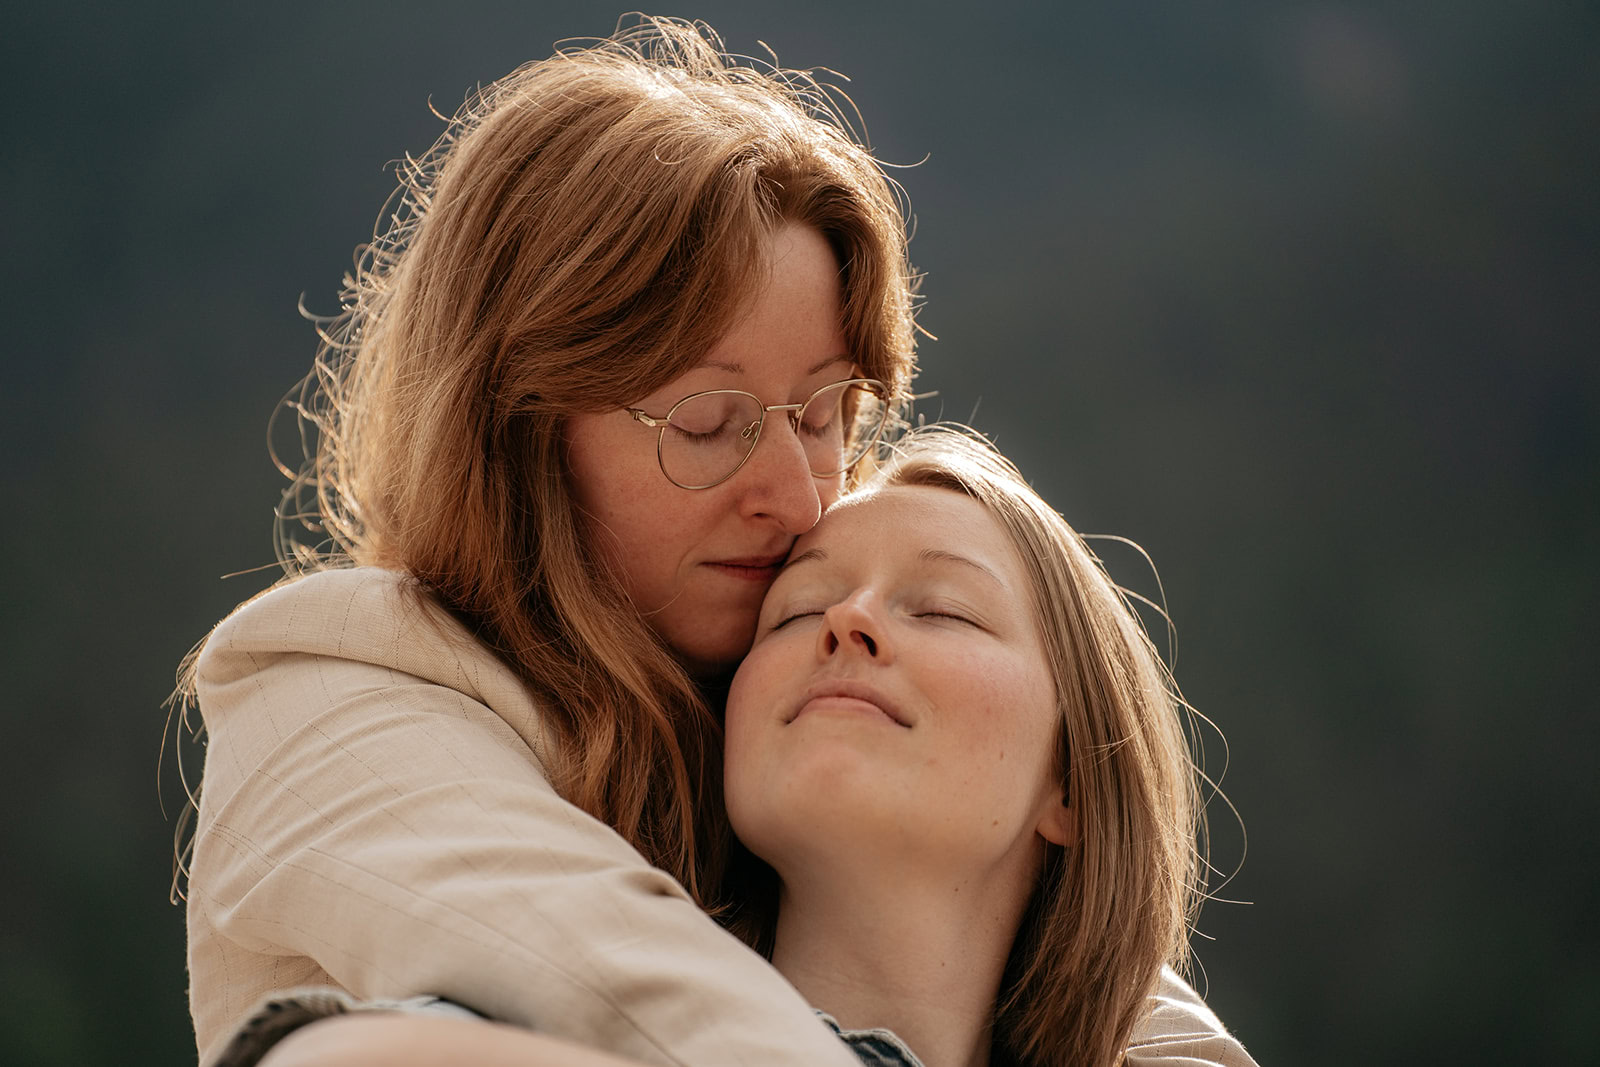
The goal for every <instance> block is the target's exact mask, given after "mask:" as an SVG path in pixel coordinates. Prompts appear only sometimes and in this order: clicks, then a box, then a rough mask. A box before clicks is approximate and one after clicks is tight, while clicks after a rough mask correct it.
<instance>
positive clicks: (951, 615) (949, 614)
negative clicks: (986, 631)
mask: <svg viewBox="0 0 1600 1067" xmlns="http://www.w3.org/2000/svg"><path fill="white" fill-rule="evenodd" d="M916 617H917V618H919V619H954V620H955V621H956V622H964V623H966V624H967V625H968V626H978V625H980V623H979V622H978V620H976V619H973V618H969V617H968V616H966V615H962V614H960V613H959V612H954V611H944V610H939V611H919V612H917V616H916Z"/></svg>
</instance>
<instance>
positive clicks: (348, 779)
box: [190, 572, 854, 1067]
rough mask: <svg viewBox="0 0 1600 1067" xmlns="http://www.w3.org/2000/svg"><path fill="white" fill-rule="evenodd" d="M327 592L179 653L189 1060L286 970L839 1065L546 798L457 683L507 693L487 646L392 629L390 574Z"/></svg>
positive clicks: (558, 1031)
mask: <svg viewBox="0 0 1600 1067" xmlns="http://www.w3.org/2000/svg"><path fill="white" fill-rule="evenodd" d="M353 573H354V574H356V575H359V573H360V572H353ZM318 577H321V576H318ZM307 581H315V579H310V580H307ZM341 583H343V584H341ZM353 583H354V579H352V578H351V577H349V576H348V575H346V576H343V577H340V578H338V579H336V580H329V581H324V582H323V583H322V586H323V588H321V589H320V590H318V589H315V588H313V589H311V590H309V591H308V590H306V589H301V590H293V587H291V590H292V592H291V593H290V595H286V596H285V595H280V594H283V593H285V592H288V591H280V592H279V593H275V594H272V595H271V596H269V597H268V598H266V600H265V601H258V602H256V604H253V605H251V606H250V607H248V608H246V609H244V611H243V612H241V613H240V614H239V615H236V616H235V617H234V619H231V620H229V622H227V623H224V625H223V626H222V627H220V628H219V629H218V631H217V632H216V633H215V634H214V635H213V637H212V639H211V641H210V642H209V643H208V647H207V651H206V653H205V655H204V656H203V657H202V660H201V664H200V700H201V707H202V711H203V714H204V715H205V720H206V726H207V731H208V735H209V740H208V748H207V755H206V770H205V783H204V789H203V795H202V802H201V812H200V819H199V823H198V829H197V836H196V841H195V852H194V863H193V868H192V875H191V880H190V937H191V946H190V959H191V981H192V983H193V985H194V988H193V989H192V990H191V1000H192V1003H193V1006H194V1010H195V1021H196V1030H197V1035H198V1038H199V1042H200V1048H201V1051H202V1061H203V1062H209V1060H210V1059H211V1058H214V1057H215V1056H216V1055H217V1054H218V1053H220V1051H221V1046H222V1045H223V1044H225V1042H226V1039H227V1037H228V1036H229V1034H230V1032H231V1031H232V1030H233V1029H235V1028H237V1027H238V1026H239V1024H240V1023H241V1022H243V1021H244V1020H243V1015H244V1013H245V1012H247V1011H248V1009H249V1007H250V1005H251V1003H253V1002H254V1001H255V999H256V998H257V997H259V995H260V992H261V988H262V987H263V984H264V985H265V986H266V987H269V988H270V987H271V986H272V984H273V979H275V978H277V977H278V975H279V972H280V970H281V973H282V976H283V977H282V979H281V980H282V982H283V984H285V985H293V984H299V983H301V982H304V981H306V980H307V975H308V973H310V972H308V971H307V969H306V968H307V966H308V965H307V964H306V961H311V963H314V969H320V971H321V972H323V973H325V974H326V975H327V976H328V978H330V979H331V980H332V981H333V982H335V983H336V984H337V985H339V986H341V987H343V988H344V989H346V990H348V991H350V992H351V993H353V994H354V995H356V996H357V997H363V998H371V997H409V996H415V995H418V994H423V993H427V994H434V995H438V996H443V997H446V998H448V999H450V1000H452V1001H456V1002H459V1003H461V1004H464V1005H467V1006H469V1007H471V1008H472V1009H474V1010H476V1011H478V1012H481V1013H483V1014H485V1015H487V1016H490V1017H492V1018H496V1019H501V1020H504V1021H507V1022H512V1023H518V1024H522V1025H526V1026H532V1027H536V1028H538V1029H540V1030H543V1031H545V1032H548V1033H551V1034H555V1035H558V1036H562V1037H566V1038H570V1039H572V1040H575V1041H579V1042H582V1043H585V1044H589V1045H593V1046H596V1047H601V1048H605V1049H608V1050H610V1051H613V1052H616V1053H619V1054H622V1055H626V1056H631V1057H634V1058H636V1059H639V1060H642V1061H645V1062H648V1063H663V1064H669V1063H670V1064H693V1065H695V1067H709V1065H716V1064H752V1065H753V1064H761V1065H763V1067H765V1065H769V1064H796V1065H800V1064H806V1065H828V1064H834V1065H838V1067H850V1065H852V1064H853V1063H854V1059H853V1057H851V1056H850V1054H849V1052H848V1051H847V1050H845V1049H844V1047H843V1046H842V1045H840V1044H839V1042H838V1041H837V1040H836V1039H835V1038H834V1037H833V1036H832V1035H831V1034H830V1033H828V1031H827V1030H826V1029H825V1028H824V1027H823V1026H822V1025H821V1024H820V1023H819V1022H818V1021H817V1020H816V1018H815V1017H814V1016H813V1015H812V1013H811V1011H810V1009H809V1008H808V1007H807V1005H806V1004H805V1003H804V1001H803V1000H802V999H801V998H800V996H799V994H798V993H796V992H795V991H794V989H793V988H792V987H791V986H789V984H788V983H787V982H785V981H784V980H783V979H782V977H781V976H779V975H778V974H777V972H776V971H774V970H773V969H772V968H771V967H770V966H769V965H768V964H767V963H766V962H765V961H763V960H762V959H760V958H759V957H758V956H757V955H755V954H754V953H753V952H751V951H749V950H748V949H746V948H745V947H744V946H743V945H742V944H740V943H739V942H738V941H737V940H736V939H734V938H733V937H731V936H730V935H728V934H727V933H726V932H724V931H723V930H722V929H721V928H720V927H718V926H717V925H716V924H715V923H714V922H713V921H712V920H711V919H709V918H708V917H707V916H706V915H704V914H703V913H702V912H701V911H700V910H699V909H698V908H697V907H696V906H695V905H694V903H693V902H692V901H691V900H690V899H689V898H688V897H687V895H686V894H685V893H684V891H683V890H682V888H681V887H680V886H679V885H678V884H677V882H676V881H675V880H674V879H672V878H671V877H670V876H669V875H667V874H666V873H664V872H662V871H660V870H658V869H656V868H654V867H652V866H651V865H650V864H649V863H647V862H646V861H645V860H644V858H643V857H642V856H640V855H639V854H638V853H637V852H636V851H635V850H634V849H632V848H631V847H629V846H628V844H627V843H626V842H624V841H623V840H622V839H621V838H620V837H619V836H618V835H617V834H616V833H614V832H613V831H612V830H611V829H610V828H608V827H607V826H605V825H604V824H602V823H600V822H598V821H596V820H594V819H592V818H590V817H589V816H587V815H585V814H584V813H582V812H581V811H579V810H578V809H576V808H574V807H573V806H572V805H570V804H568V803H566V802H565V801H563V800H562V799H561V798H560V797H559V796H557V795H556V793H555V791H554V790H553V789H552V788H551V787H550V785H549V784H548V782H547V781H546V780H545V777H544V775H543V773H542V772H541V765H540V762H539V760H538V757H537V752H536V748H537V746H538V744H539V740H538V737H539V735H538V726H537V723H536V722H532V721H520V720H521V719H522V718H524V717H523V716H520V715H519V714H512V715H510V718H509V721H508V717H507V716H506V715H503V714H501V713H500V712H498V711H497V710H495V709H494V708H492V707H491V706H490V704H489V703H486V701H485V700H484V699H481V698H482V697H484V696H485V694H486V693H489V694H490V695H492V691H494V690H495V687H497V686H499V687H501V688H502V690H503V692H502V696H504V697H505V699H502V700H500V701H499V703H500V704H504V705H508V706H515V705H516V700H515V699H514V698H513V696H510V695H507V694H510V693H511V690H510V689H508V688H506V687H508V686H514V682H511V681H508V680H507V679H506V678H505V677H501V676H499V675H496V674H495V672H496V670H497V669H498V668H497V667H496V666H495V664H496V661H494V660H493V657H490V656H488V654H487V653H486V652H483V651H482V650H481V647H480V648H479V649H478V651H477V652H473V651H472V650H471V648H467V649H466V651H465V652H463V651H462V649H463V647H465V646H462V645H461V644H460V642H459V640H457V638H458V637H459V635H455V636H452V634H451V632H450V631H448V628H447V627H446V628H443V629H441V628H440V627H438V626H430V625H427V624H426V623H418V624H416V625H414V626H411V627H410V628H407V626H406V625H403V624H399V623H395V622H394V620H395V619H397V618H400V617H402V616H403V614H404V613H403V612H402V611H400V610H399V608H398V607H397V604H398V601H397V600H396V597H397V596H398V595H399V594H398V592H397V591H396V590H395V589H394V588H392V586H393V582H392V581H391V582H390V583H389V586H388V587H386V586H384V584H383V583H382V582H381V581H380V582H379V583H378V586H377V588H376V590H375V591H374V590H373V589H371V588H369V589H367V590H366V591H365V593H361V592H360V591H359V590H358V588H357V586H356V585H354V584H353ZM352 590H355V592H352ZM334 594H337V595H334ZM372 596H376V597H377V598H378V601H379V603H377V604H373V603H370V602H366V601H367V600H370V599H371V597H372ZM375 610H376V615H375V616H371V617H375V618H377V619H380V620H381V619H383V618H384V617H385V615H384V613H385V612H388V619H389V621H388V622H380V623H377V624H375V625H376V626H377V629H378V630H379V631H382V632H379V633H377V634H376V635H373V634H369V633H367V629H368V626H367V622H363V621H360V620H361V619H362V618H368V615H363V613H369V614H370V613H372V612H374V611H375ZM369 621H370V619H369ZM397 626H398V629H397V628H396V627H397ZM457 629H458V630H459V628H457ZM467 640H468V641H470V639H467ZM452 641H455V642H456V647H455V649H454V651H453V652H452V651H450V648H451V642H452ZM419 648H423V649H426V651H425V652H417V651H416V649H419ZM408 660H409V661H414V662H408ZM406 667H414V668H415V669H414V670H407V669H405V668H406ZM507 673H508V672H507ZM526 717H528V718H532V717H536V712H534V711H533V710H532V709H531V706H530V707H529V708H528V709H527V716H526ZM530 742H531V743H530ZM247 972H248V973H250V974H252V975H253V976H254V981H255V983H256V984H255V986H254V987H253V988H249V989H245V988H243V987H242V985H241V983H240V982H239V981H237V979H238V978H239V977H240V976H241V975H243V974H245V973H247ZM263 975H266V976H267V977H266V980H265V982H264V983H263V981H262V976H263ZM312 977H313V978H314V977H315V976H314V975H312ZM230 990H234V991H235V992H234V994H233V995H234V996H235V997H236V998H237V999H235V1000H230Z"/></svg>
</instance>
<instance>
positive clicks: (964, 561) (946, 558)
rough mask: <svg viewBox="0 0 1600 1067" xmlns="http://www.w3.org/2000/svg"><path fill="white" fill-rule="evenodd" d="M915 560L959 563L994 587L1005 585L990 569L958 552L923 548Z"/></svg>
mask: <svg viewBox="0 0 1600 1067" xmlns="http://www.w3.org/2000/svg"><path fill="white" fill-rule="evenodd" d="M917 558H918V559H920V560H922V561H923V562H924V563H959V564H960V565H961V566H963V567H971V568H972V569H973V570H975V571H977V572H978V573H980V574H983V575H985V576H987V577H988V578H989V580H990V581H992V582H994V583H995V584H996V585H1000V586H1004V585H1005V584H1006V583H1005V582H1004V581H1003V580H1002V579H1001V578H1000V576H999V575H998V574H996V573H995V572H994V571H993V570H992V569H991V568H989V567H986V566H984V565H983V564H982V563H979V562H978V561H977V560H975V559H972V558H971V557H969V556H963V555H961V554H960V553H958V552H947V551H945V550H944V549H942V548H925V549H923V550H922V551H921V552H918V553H917Z"/></svg>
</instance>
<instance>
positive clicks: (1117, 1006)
mask: <svg viewBox="0 0 1600 1067" xmlns="http://www.w3.org/2000/svg"><path fill="white" fill-rule="evenodd" d="M890 487H928V488H937V489H945V490H953V491H955V492H959V493H962V494H964V495H966V496H968V497H971V498H972V499H974V500H976V501H978V503H980V504H982V505H983V507H984V508H985V509H986V510H987V511H988V512H989V513H990V514H991V515H993V516H994V518H995V521H996V522H998V523H999V525H1000V527H1001V528H1002V529H1003V530H1004V531H1005V533H1006V536H1007V537H1008V538H1009V540H1010V541H1011V544H1012V546H1013V547H1014V548H1015V550H1016V553H1017V558H1018V559H1019V560H1020V561H1021V564H1022V567H1023V570H1024V573H1026V574H1027V576H1028V585H1029V589H1028V594H1029V596H1030V598H1031V600H1032V605H1033V611H1034V617H1035V619H1036V621H1037V624H1038V628H1039V633H1040V636H1041V638H1042V641H1043V644H1044V648H1045V654H1046V656H1047V658H1048V660H1049V668H1050V672H1051V678H1052V681H1053V682H1054V684H1055V692H1056V701H1057V711H1058V714H1059V717H1060V723H1061V727H1060V732H1059V735H1058V751H1057V768H1058V773H1060V775H1061V780H1062V783H1063V786H1064V788H1065V795H1066V797H1067V799H1068V801H1069V802H1070V803H1071V805H1072V806H1073V808H1074V809H1076V813H1077V820H1078V824H1079V838H1078V843H1077V844H1076V845H1075V846H1073V847H1070V848H1064V847H1062V846H1059V845H1055V844H1049V843H1046V845H1045V849H1046V852H1045V858H1044V863H1043V865H1042V867H1041V871H1040V875H1039V881H1038V883H1037V884H1036V886H1035V887H1034V890H1033V893H1032V896H1031V897H1030V899H1029V902H1028V905H1027V908H1026V910H1025V912H1024V914H1023V918H1022V921H1021V923H1020V925H1019V928H1018V930H1017V933H1016V937H1015V939H1014V941H1013V943H1012V948H1011V952H1010V955H1009V958H1008V959H1007V963H1006V968H1005V973H1004V978H1003V979H1002V985H1001V990H1000V997H999V1001H998V1003H997V1004H996V1006H995V1016H994V1055H995V1062H996V1063H999V1064H1019V1065H1029V1067H1065V1065H1084V1067H1091V1065H1092V1067H1109V1065H1113V1064H1118V1063H1121V1062H1122V1060H1123V1056H1124V1053H1125V1051H1126V1049H1127V1047H1128V1041H1129V1037H1130V1034H1131V1033H1132V1031H1133V1028H1134V1025H1135V1024H1136V1023H1137V1022H1138V1021H1139V1020H1140V1019H1142V1018H1143V1017H1144V1015H1145V1014H1146V1013H1147V1012H1148V1010H1149V1008H1148V1003H1147V998H1148V997H1149V995H1150V994H1151V992H1152V991H1153V990H1154V988H1155V985H1156V983H1157V981H1158V979H1159V974H1160V970H1161V966H1162V965H1163V964H1171V965H1173V966H1176V967H1178V968H1179V969H1180V970H1181V969H1183V968H1185V966H1186V965H1187V961H1188V931H1189V928H1190V926H1191V924H1192V922H1193V920H1194V917H1195V914H1196V912H1197V910H1198V906H1199V901H1200V899H1201V895H1202V890H1203V881H1202V872H1203V870H1204V864H1203V863H1202V862H1201V851H1200V848H1199V839H1198V835H1199V833H1200V831H1201V829H1202V825H1201V805H1200V803H1199V791H1198V776H1197V768H1196V764H1195V761H1194V759H1193V758H1192V757H1191V754H1190V752H1191V749H1190V745H1191V741H1190V735H1189V733H1188V732H1187V731H1186V729H1185V721H1186V719H1187V718H1188V716H1187V712H1188V706H1187V705H1186V704H1185V703H1184V702H1183V700H1182V698H1181V696H1180V695H1179V693H1178V690H1177V687H1176V685H1175V683H1174V682H1173V680H1172V678H1171V675H1170V674H1169V672H1168V671H1167V670H1166V667H1165V666H1164V664H1163V662H1162V660H1161V657H1160V655H1159V653H1158V652H1157V651H1156V649H1155V647H1154V646H1153V645H1152V643H1151V641H1150V638H1149V636H1148V635H1147V633H1146V632H1145V629H1144V626H1143V624H1142V623H1141V622H1140V620H1139V617H1138V615H1137V613H1136V612H1135V611H1134V609H1133V607H1132V605H1131V603H1130V601H1129V598H1128V595H1127V594H1125V593H1124V592H1123V591H1122V590H1121V589H1120V588H1119V587H1118V586H1117V585H1116V584H1115V583H1114V582H1113V581H1112V580H1111V578H1110V577H1109V575H1108V574H1107V573H1106V570H1105V568H1104V566H1103V565H1102V563H1101V562H1100V560H1099V558H1098V557H1096V556H1095V554H1094V553H1093V552H1092V551H1091V550H1090V549H1089V547H1088V546H1087V545H1086V544H1085V542H1084V540H1083V538H1082V537H1080V536H1079V535H1078V534H1077V533H1076V532H1075V531H1074V530H1073V529H1072V528H1071V527H1070V526H1069V525H1068V524H1067V523H1066V521H1065V520H1064V519H1062V517H1061V516H1060V515H1059V514H1057V513H1056V511H1055V510H1054V509H1052V508H1051V507H1050V505H1049V504H1047V503H1046V502H1045V501H1044V500H1043V498H1041V497H1040V496H1039V494H1038V493H1036V492H1034V490H1033V489H1032V488H1031V487H1030V486H1029V485H1028V483H1027V482H1026V480H1024V479H1023V477H1022V475H1021V473H1020V472H1019V471H1018V470H1017V468H1016V467H1015V466H1014V465H1013V464H1012V463H1011V462H1010V461H1009V460H1007V459H1006V458H1005V457H1004V456H1002V455H1001V454H1000V453H999V452H998V451H996V450H995V448H994V447H993V445H991V444H990V443H989V442H988V441H986V440H984V439H983V438H981V437H979V436H977V435H976V434H974V433H972V432H970V431H967V430H965V429H964V428H960V427H949V426H942V425H935V426H926V427H921V428H919V429H917V430H913V431H911V432H910V433H908V434H906V435H904V436H903V437H901V438H900V440H898V441H897V442H895V445H894V455H893V456H892V457H890V458H889V459H888V461H887V462H886V463H885V464H884V465H883V466H882V467H881V468H880V469H878V470H877V471H876V472H875V473H874V475H873V476H872V477H871V478H870V479H868V480H867V481H866V483H865V484H864V485H863V486H862V489H863V491H866V492H871V491H872V490H875V489H882V488H890ZM1197 740H1198V739H1196V743H1197ZM730 858H731V866H730V871H729V882H730V885H731V886H733V887H734V888H735V889H736V893H737V898H738V899H737V901H736V907H735V909H734V910H733V911H732V912H731V914H730V917H729V920H728V925H729V926H730V928H731V929H732V930H733V931H734V933H736V934H738V935H739V936H740V937H742V938H744V939H745V940H746V941H747V942H749V943H750V944H751V946H752V947H754V948H755V949H756V950H757V951H759V952H761V953H763V954H764V955H767V956H769V957H770V956H771V953H772V948H773V941H774V934H775V931H776V919H777V901H778V882H777V876H776V874H775V873H774V872H773V871H772V869H771V868H770V867H769V866H768V865H766V864H765V863H763V862H762V861H761V860H759V859H757V858H756V857H755V856H754V855H753V854H751V853H750V852H749V850H748V849H745V848H744V847H743V846H741V845H739V844H738V843H737V842H734V843H733V844H732V845H731V852H730Z"/></svg>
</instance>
